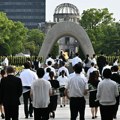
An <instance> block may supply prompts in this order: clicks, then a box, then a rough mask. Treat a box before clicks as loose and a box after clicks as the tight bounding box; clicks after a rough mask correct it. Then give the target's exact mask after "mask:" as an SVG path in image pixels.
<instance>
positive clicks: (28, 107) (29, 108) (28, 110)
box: [23, 91, 33, 117]
mask: <svg viewBox="0 0 120 120" xmlns="http://www.w3.org/2000/svg"><path fill="white" fill-rule="evenodd" d="M23 102H24V112H25V116H26V117H28V115H29V114H30V115H32V113H33V105H32V100H31V97H30V91H28V92H25V93H23Z"/></svg>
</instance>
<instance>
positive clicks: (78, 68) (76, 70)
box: [74, 64, 82, 74]
mask: <svg viewBox="0 0 120 120" xmlns="http://www.w3.org/2000/svg"><path fill="white" fill-rule="evenodd" d="M74 71H75V73H78V74H80V73H81V72H82V66H81V64H75V66H74Z"/></svg>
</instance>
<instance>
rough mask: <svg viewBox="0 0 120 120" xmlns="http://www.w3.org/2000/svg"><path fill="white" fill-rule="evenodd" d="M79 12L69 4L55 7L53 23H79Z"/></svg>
mask: <svg viewBox="0 0 120 120" xmlns="http://www.w3.org/2000/svg"><path fill="white" fill-rule="evenodd" d="M79 17H80V15H79V10H78V9H77V7H76V6H74V5H73V4H70V3H63V4H60V5H58V6H57V7H56V9H55V12H54V22H62V21H71V22H76V23H77V22H79Z"/></svg>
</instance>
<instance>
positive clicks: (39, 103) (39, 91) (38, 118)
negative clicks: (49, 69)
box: [30, 68, 52, 120]
mask: <svg viewBox="0 0 120 120" xmlns="http://www.w3.org/2000/svg"><path fill="white" fill-rule="evenodd" d="M44 74H45V72H44V69H43V68H38V69H37V75H38V79H37V80H35V81H34V82H33V83H32V86H31V93H30V94H31V97H32V100H33V108H34V120H48V119H49V109H48V105H49V103H50V95H51V94H52V93H51V84H50V82H49V81H47V80H44V79H43V76H44Z"/></svg>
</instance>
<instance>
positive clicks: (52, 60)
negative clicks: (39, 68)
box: [45, 54, 55, 66]
mask: <svg viewBox="0 0 120 120" xmlns="http://www.w3.org/2000/svg"><path fill="white" fill-rule="evenodd" d="M48 61H51V66H54V64H55V61H54V59H53V58H52V56H51V54H49V55H48V58H47V59H46V62H45V64H46V66H48Z"/></svg>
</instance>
